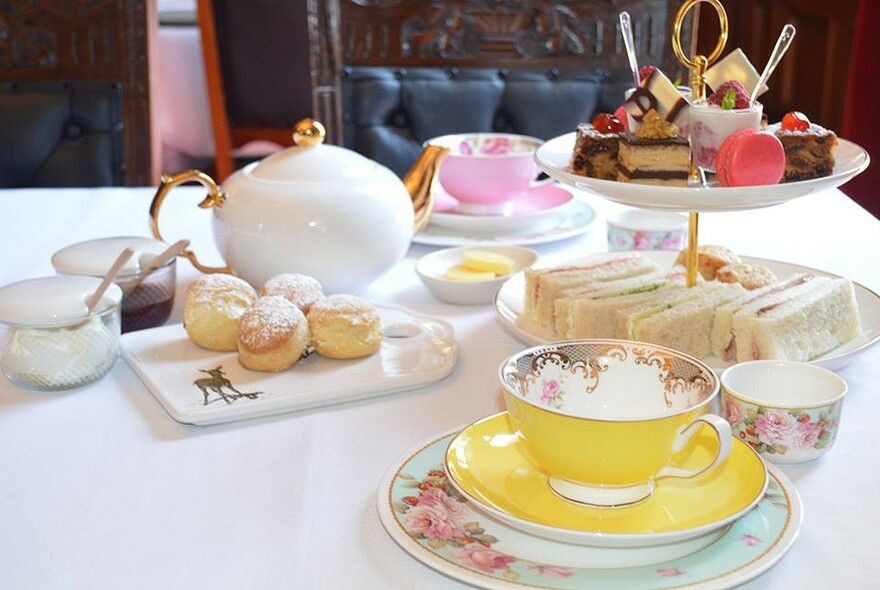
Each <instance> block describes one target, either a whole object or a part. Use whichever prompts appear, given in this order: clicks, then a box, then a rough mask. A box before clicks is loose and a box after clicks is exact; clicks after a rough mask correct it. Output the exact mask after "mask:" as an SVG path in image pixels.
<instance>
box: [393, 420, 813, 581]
mask: <svg viewBox="0 0 880 590" xmlns="http://www.w3.org/2000/svg"><path fill="white" fill-rule="evenodd" d="M456 433H457V430H456V431H454V432H452V433H448V434H446V435H443V436H441V437H439V438H436V439H434V440H432V441H430V442H427V443H426V444H424V445H423V446H421V447H420V448H418V449H416V450H413V451H411V452H409V453H407V454H406V455H405V456H404V457H403V458H402V459H401V460H400V461H398V462H396V463H395V464H394V465H392V467H391V468H390V469H389V471H388V473H387V474H386V475H385V477H384V478H383V480H382V482H381V484H380V486H379V490H378V498H377V500H378V511H379V518H380V520H381V521H382V524H383V526H384V527H385V529H386V530H387V531H388V533H389V535H390V536H391V537H392V538H393V539H394V540H395V542H397V543H398V544H399V545H400V547H401V548H402V549H403V550H404V551H406V552H407V553H408V554H410V555H411V556H412V557H413V558H415V559H416V560H418V561H420V562H421V563H423V564H425V565H427V566H429V567H431V568H434V569H435V570H437V571H439V572H441V573H443V574H445V575H447V576H450V577H452V578H454V579H456V580H459V581H462V582H465V583H468V584H472V585H474V586H477V587H480V588H489V589H497V590H513V589H520V588H542V589H552V590H567V589H577V588H612V589H614V588H620V589H626V590H669V589H673V588H689V589H691V590H709V589H712V590H721V589H724V588H731V587H734V586H737V585H739V584H742V583H744V582H746V581H748V580H751V579H752V578H754V577H756V576H758V575H760V574H761V573H763V572H764V571H766V570H768V569H769V568H771V567H772V566H773V565H774V564H776V563H777V562H778V561H779V560H780V559H781V558H782V556H783V555H784V554H785V553H786V551H788V549H789V548H791V546H792V544H793V543H794V541H795V538H796V537H797V534H798V530H799V529H800V525H801V520H802V509H801V501H800V498H799V497H798V494H797V492H796V491H795V489H794V486H793V485H792V483H791V482H790V481H789V480H788V479H787V478H786V477H785V476H784V475H782V473H781V472H780V471H779V470H778V469H777V468H776V467H774V466H772V465H770V466H768V470H769V472H770V483H769V485H768V487H767V492H766V493H765V495H764V497H763V498H762V500H761V501H760V502H759V503H758V504H757V506H755V507H754V508H753V509H752V510H751V511H749V512H748V513H747V514H746V515H745V516H743V517H742V518H740V519H739V520H737V521H736V522H735V523H734V524H733V525H732V526H731V527H730V528H729V529H728V530H727V532H726V533H725V534H724V535H723V536H722V537H721V538H720V539H719V540H718V541H716V542H715V543H713V544H712V545H710V546H708V547H706V548H704V549H702V550H700V551H697V552H695V553H692V554H690V555H687V556H685V557H679V558H675V559H669V560H662V561H659V562H656V563H653V564H651V565H643V566H640V567H615V566H616V565H618V564H620V563H621V561H620V557H619V556H621V555H625V554H626V553H629V552H631V551H633V550H632V549H631V548H605V547H602V548H597V547H583V546H577V545H571V544H568V543H559V542H556V541H551V540H548V539H542V538H540V537H534V536H531V535H528V534H526V533H524V532H522V531H519V530H517V529H514V528H511V527H509V526H507V525H505V524H503V523H501V522H498V521H495V520H492V519H491V518H490V517H488V516H486V515H485V514H483V513H482V512H480V511H478V510H476V509H475V508H474V506H473V505H472V504H471V503H470V502H468V501H467V500H466V499H465V498H464V497H462V496H461V495H459V494H458V492H456V490H455V488H454V487H453V486H452V485H451V484H450V482H449V481H448V480H447V478H446V474H445V471H444V470H443V461H444V454H445V451H446V448H447V446H448V445H449V443H450V441H451V440H452V438H453V437H454V436H455V434H456ZM623 563H625V561H624V562H623Z"/></svg>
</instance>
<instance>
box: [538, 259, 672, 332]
mask: <svg viewBox="0 0 880 590" xmlns="http://www.w3.org/2000/svg"><path fill="white" fill-rule="evenodd" d="M655 271H657V265H656V264H655V263H653V262H651V261H649V260H646V259H645V258H643V257H641V256H639V255H638V253H629V254H625V255H621V256H615V257H613V258H609V259H607V260H603V261H599V262H590V263H584V264H575V265H569V266H558V267H550V268H541V269H527V270H526V271H525V272H524V275H525V282H526V289H525V291H526V292H525V302H524V309H523V314H524V315H525V317H527V318H529V319H530V320H532V321H534V322H536V323H538V324H539V325H541V326H545V327H549V328H552V327H553V325H554V302H555V301H556V299H558V298H559V297H560V295H561V294H562V292H563V291H564V290H566V289H575V288H578V287H584V286H586V285H590V284H592V283H598V282H604V281H614V280H620V279H625V278H629V277H634V276H638V275H642V274H647V273H650V272H655Z"/></svg>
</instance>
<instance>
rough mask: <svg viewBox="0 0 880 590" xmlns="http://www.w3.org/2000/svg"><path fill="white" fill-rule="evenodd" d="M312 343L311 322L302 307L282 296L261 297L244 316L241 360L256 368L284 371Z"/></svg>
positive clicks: (241, 326) (240, 361)
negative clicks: (310, 337)
mask: <svg viewBox="0 0 880 590" xmlns="http://www.w3.org/2000/svg"><path fill="white" fill-rule="evenodd" d="M308 345H309V324H308V322H307V321H306V316H305V315H304V314H303V312H302V310H300V308H298V307H297V306H296V305H294V304H293V303H291V302H290V301H288V300H287V299H285V298H284V297H280V296H278V295H270V296H268V297H260V298H259V299H257V301H256V302H255V303H254V304H253V305H252V306H250V307H249V308H248V309H247V310H246V311H245V312H244V314H243V315H242V316H241V323H240V324H239V328H238V362H239V363H241V366H242V367H244V368H245V369H251V370H253V371H284V370H285V369H289V368H290V367H292V366H293V365H295V364H296V363H297V361H299V359H300V358H302V356H303V353H304V352H305V350H306V348H307V347H308Z"/></svg>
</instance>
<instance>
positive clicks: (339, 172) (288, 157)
mask: <svg viewBox="0 0 880 590" xmlns="http://www.w3.org/2000/svg"><path fill="white" fill-rule="evenodd" d="M325 135H326V131H325V130H324V126H323V125H321V123H319V122H318V121H315V120H313V119H303V120H302V121H300V122H299V123H297V124H296V126H295V127H294V131H293V141H294V143H295V144H296V145H294V146H293V147H289V148H286V149H283V150H280V151H278V152H275V153H274V154H272V155H270V156H267V157H266V158H264V159H263V160H261V161H259V162H257V163H256V164H255V165H254V167H253V169H251V170H250V171H249V174H250V175H251V176H253V177H255V178H258V179H260V180H269V181H274V182H339V181H345V180H351V179H356V178H361V177H363V176H366V175H368V174H370V173H372V172H373V171H374V169H375V168H376V163H375V162H373V161H372V160H370V159H369V158H367V157H365V156H362V155H361V154H359V153H357V152H355V151H352V150H349V149H346V148H343V147H339V146H335V145H322V144H323V142H324V136H325Z"/></svg>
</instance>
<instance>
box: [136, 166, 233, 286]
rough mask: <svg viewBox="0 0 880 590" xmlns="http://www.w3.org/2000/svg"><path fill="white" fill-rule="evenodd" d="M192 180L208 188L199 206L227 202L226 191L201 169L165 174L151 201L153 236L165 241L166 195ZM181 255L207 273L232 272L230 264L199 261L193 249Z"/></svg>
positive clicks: (203, 207) (209, 206) (204, 207)
mask: <svg viewBox="0 0 880 590" xmlns="http://www.w3.org/2000/svg"><path fill="white" fill-rule="evenodd" d="M192 181H196V182H198V183H200V184H201V185H202V186H204V187H205V188H206V189H208V195H207V196H206V197H205V198H204V199H202V201H201V202H200V203H199V207H201V208H202V209H210V208H211V207H222V206H223V203H225V202H226V193H224V192H223V191H221V190H220V187H218V186H217V183H216V182H214V179H213V178H211V177H210V176H208V175H207V174H205V173H204V172H202V171H200V170H186V171H184V172H178V173H176V174H163V175H162V177H161V178H160V179H159V189H158V190H157V191H156V196H154V197H153V202H152V203H150V230H151V231H152V232H153V237H155V238H156V239H157V240H162V241H163V242H164V241H165V240H164V239H163V238H162V234H161V233H160V232H159V208H160V207H162V203H163V202H164V201H165V197H167V196H168V193H170V192H171V189H173V188H174V187H176V186H179V185H181V184H185V183H187V182H192ZM180 256H183V257H184V258H186V259H188V260H189V261H190V262H192V264H193V266H194V267H196V268H197V269H199V270H200V271H202V272H205V273H215V272H225V273H231V272H232V269H230V268H229V267H228V266H205V265H204V264H202V263H201V262H199V260H198V258H196V254H195V252H193V251H192V250H188V249H187V250H184V251H183V252H181V253H180Z"/></svg>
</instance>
